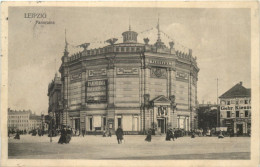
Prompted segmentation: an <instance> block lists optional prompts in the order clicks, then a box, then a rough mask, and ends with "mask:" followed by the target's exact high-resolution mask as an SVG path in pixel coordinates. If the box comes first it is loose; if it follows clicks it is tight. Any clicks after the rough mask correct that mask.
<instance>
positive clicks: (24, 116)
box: [7, 108, 42, 131]
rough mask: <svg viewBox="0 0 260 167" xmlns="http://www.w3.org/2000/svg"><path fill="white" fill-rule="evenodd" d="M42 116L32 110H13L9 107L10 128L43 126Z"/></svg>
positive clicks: (21, 128) (8, 124) (26, 128)
mask: <svg viewBox="0 0 260 167" xmlns="http://www.w3.org/2000/svg"><path fill="white" fill-rule="evenodd" d="M41 125H42V118H41V116H39V115H35V114H32V112H31V111H30V110H27V111H25V110H11V109H10V108H8V123H7V126H8V130H26V131H30V130H32V129H38V128H42V126H41Z"/></svg>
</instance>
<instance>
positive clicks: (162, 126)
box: [158, 119, 165, 133]
mask: <svg viewBox="0 0 260 167" xmlns="http://www.w3.org/2000/svg"><path fill="white" fill-rule="evenodd" d="M158 129H159V130H161V133H165V119H158Z"/></svg>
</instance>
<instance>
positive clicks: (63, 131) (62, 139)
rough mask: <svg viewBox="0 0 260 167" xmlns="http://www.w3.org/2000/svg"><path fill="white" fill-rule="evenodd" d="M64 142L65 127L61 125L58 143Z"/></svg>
mask: <svg viewBox="0 0 260 167" xmlns="http://www.w3.org/2000/svg"><path fill="white" fill-rule="evenodd" d="M65 142H66V130H65V127H63V128H62V130H61V135H60V139H59V141H58V143H59V144H63V143H65Z"/></svg>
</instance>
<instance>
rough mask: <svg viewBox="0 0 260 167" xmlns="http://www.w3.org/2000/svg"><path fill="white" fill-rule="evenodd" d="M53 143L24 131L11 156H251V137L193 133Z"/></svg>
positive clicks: (12, 142)
mask: <svg viewBox="0 0 260 167" xmlns="http://www.w3.org/2000/svg"><path fill="white" fill-rule="evenodd" d="M58 139H59V137H54V138H53V142H52V143H50V138H48V137H47V136H43V137H39V136H30V135H21V140H14V139H11V138H10V139H9V145H8V152H9V153H8V154H9V158H10V159H13V158H17V159H62V158H66V159H67V158H69V159H144V160H149V159H151V160H152V159H153V160H155V159H250V138H249V137H234V138H229V137H226V138H224V139H218V138H217V137H196V138H195V139H192V138H190V137H182V138H178V139H177V140H175V141H165V136H153V138H152V142H151V143H148V142H145V141H144V139H145V136H141V135H138V136H134V135H127V136H125V142H124V143H123V144H121V145H119V144H117V141H116V136H115V135H114V136H112V137H111V138H109V137H101V136H85V137H84V138H83V137H73V138H72V140H71V142H70V144H58V143H57V142H58Z"/></svg>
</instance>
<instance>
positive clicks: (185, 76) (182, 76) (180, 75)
mask: <svg viewBox="0 0 260 167" xmlns="http://www.w3.org/2000/svg"><path fill="white" fill-rule="evenodd" d="M176 78H179V79H184V80H188V73H186V72H180V71H177V73H176Z"/></svg>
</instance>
